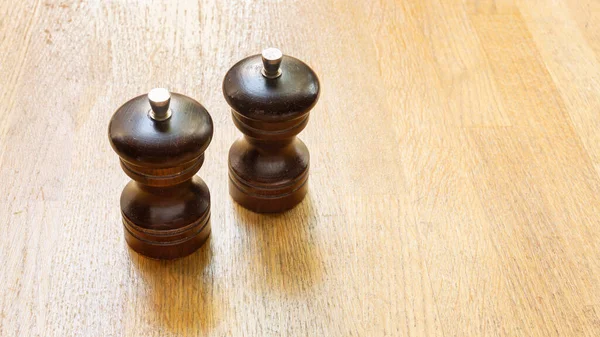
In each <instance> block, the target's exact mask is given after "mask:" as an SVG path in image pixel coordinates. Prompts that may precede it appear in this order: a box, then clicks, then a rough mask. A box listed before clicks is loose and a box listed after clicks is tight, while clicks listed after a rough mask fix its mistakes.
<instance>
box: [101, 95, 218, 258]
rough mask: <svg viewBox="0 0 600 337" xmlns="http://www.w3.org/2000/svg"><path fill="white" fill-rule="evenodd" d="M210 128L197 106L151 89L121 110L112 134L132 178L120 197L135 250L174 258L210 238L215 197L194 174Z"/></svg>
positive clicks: (184, 98) (207, 117) (205, 114)
mask: <svg viewBox="0 0 600 337" xmlns="http://www.w3.org/2000/svg"><path fill="white" fill-rule="evenodd" d="M212 134H213V123H212V119H211V117H210V115H209V114H208V112H207V111H206V109H205V108H204V107H203V106H202V105H200V103H198V102H196V101H195V100H193V99H191V98H189V97H187V96H184V95H180V94H176V93H173V94H170V93H169V92H168V91H167V90H166V89H153V90H152V91H151V92H150V94H148V95H142V96H138V97H136V98H133V99H132V100H130V101H128V102H127V103H125V104H124V105H123V106H121V107H120V108H119V109H118V110H117V111H116V112H115V114H114V115H113V117H112V119H111V121H110V125H109V128H108V136H109V139H110V143H111V145H112V147H113V149H114V150H115V152H117V154H118V155H119V157H120V161H121V167H122V168H123V170H124V171H125V173H126V174H127V175H128V176H129V177H131V179H133V180H132V181H131V182H129V183H128V184H127V186H125V188H124V190H123V192H122V194H121V213H122V217H123V225H124V230H125V239H126V241H127V243H128V244H129V246H130V247H131V248H132V249H133V250H135V251H136V252H138V253H140V254H143V255H146V256H149V257H152V258H157V259H174V258H179V257H183V256H186V255H188V254H191V253H193V252H194V251H196V250H197V249H198V248H200V246H202V244H203V243H204V242H205V241H206V239H207V238H208V236H209V234H210V194H209V191H208V187H207V186H206V184H205V183H204V181H202V179H200V177H198V176H196V175H195V174H196V172H198V170H199V169H200V167H201V166H202V163H203V162H204V151H205V150H206V148H207V147H208V144H209V143H210V141H211V139H212Z"/></svg>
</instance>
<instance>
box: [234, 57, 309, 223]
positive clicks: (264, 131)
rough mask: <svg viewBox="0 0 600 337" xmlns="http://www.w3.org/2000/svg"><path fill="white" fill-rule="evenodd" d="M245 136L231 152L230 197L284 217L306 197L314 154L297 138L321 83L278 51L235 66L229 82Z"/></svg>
mask: <svg viewBox="0 0 600 337" xmlns="http://www.w3.org/2000/svg"><path fill="white" fill-rule="evenodd" d="M223 94H224V95H225V99H226V100H227V103H228V104H229V105H230V106H231V109H232V111H231V112H232V116H233V122H234V124H235V126H236V127H237V128H238V129H239V130H240V131H241V132H242V133H243V134H244V136H243V137H242V138H240V139H238V140H237V141H235V142H234V143H233V145H232V146H231V149H230V150H229V193H230V194H231V196H232V198H233V199H234V200H235V201H236V202H238V203H239V204H240V205H242V206H244V207H246V208H248V209H250V210H252V211H255V212H269V213H271V212H281V211H284V210H287V209H290V208H292V207H294V206H296V205H297V204H298V203H299V202H300V201H302V199H303V198H304V196H305V195H306V192H307V189H308V186H307V181H308V167H309V153H308V149H307V148H306V145H304V143H303V142H302V141H301V140H300V139H298V138H296V135H297V134H298V133H300V131H302V130H303V129H304V127H305V126H306V124H307V123H308V115H309V111H310V110H311V109H312V108H313V107H314V106H315V104H316V103H317V100H318V99H319V79H318V78H317V75H316V74H315V73H314V71H313V70H312V69H310V67H308V66H307V65H306V64H305V63H304V62H302V61H300V60H298V59H296V58H293V57H290V56H287V55H283V54H282V53H281V51H279V50H278V49H275V48H269V49H265V50H264V51H263V52H262V55H254V56H250V57H248V58H245V59H243V60H241V61H240V62H238V63H237V64H235V65H234V66H233V67H232V68H231V69H230V70H229V71H228V72H227V74H226V75H225V79H224V80H223Z"/></svg>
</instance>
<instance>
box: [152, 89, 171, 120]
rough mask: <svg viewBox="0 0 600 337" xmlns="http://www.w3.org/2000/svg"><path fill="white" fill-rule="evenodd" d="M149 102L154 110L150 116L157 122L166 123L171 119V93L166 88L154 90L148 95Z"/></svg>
mask: <svg viewBox="0 0 600 337" xmlns="http://www.w3.org/2000/svg"><path fill="white" fill-rule="evenodd" d="M148 101H150V107H151V108H152V109H151V110H150V111H149V112H148V115H149V116H150V118H152V119H154V120H155V121H164V120H166V119H169V117H171V109H169V104H171V93H170V92H169V90H167V89H165V88H154V89H152V90H150V92H149V93H148Z"/></svg>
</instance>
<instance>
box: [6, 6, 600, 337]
mask: <svg viewBox="0 0 600 337" xmlns="http://www.w3.org/2000/svg"><path fill="white" fill-rule="evenodd" d="M599 32H600V2H598V1H592V0H531V1H520V0H495V1H494V0H480V1H478V0H411V1H409V0H404V1H401V0H396V1H393V0H381V1H373V0H361V1H351V0H346V1H322V0H297V1H275V0H266V1H244V0H236V1H218V0H202V1H168V0H155V1H124V0H122V1H100V0H96V1H83V0H78V1H72V0H65V1H51V0H43V1H3V2H1V3H0V102H1V103H0V177H1V179H2V180H1V184H0V259H1V261H2V267H1V269H0V336H38V335H39V336H188V335H189V336H192V335H203V336H600V175H599V173H600V172H599V170H600V132H599V131H600V60H599V56H600V33H599ZM267 46H277V47H279V48H281V49H282V50H283V51H284V53H286V54H289V55H293V56H295V57H297V58H300V59H302V60H304V61H305V62H307V63H308V64H309V65H311V66H312V67H313V68H314V69H315V71H316V72H317V73H318V74H319V76H320V79H321V84H322V94H321V99H320V102H319V103H318V105H317V106H316V108H315V109H314V110H313V113H312V114H311V121H310V122H309V125H308V127H307V129H306V130H305V131H304V132H303V133H301V134H300V138H301V139H303V140H304V142H305V143H306V144H307V146H308V148H309V149H310V151H311V177H310V190H309V195H308V197H307V198H306V200H305V201H304V202H303V203H302V204H300V205H299V206H298V207H296V208H295V209H293V210H292V211H289V212H286V213H283V214H278V215H257V214H254V213H251V212H248V211H246V210H244V209H242V208H240V207H238V206H237V205H235V203H233V202H232V201H231V199H230V198H229V195H228V193H227V166H226V163H227V151H228V149H229V146H230V145H231V143H232V142H233V141H234V139H235V138H236V137H238V136H239V135H240V133H239V132H238V131H237V130H236V129H235V127H234V126H233V123H232V121H231V118H230V112H229V109H228V106H227V105H226V103H225V101H224V99H223V96H222V92H221V81H222V78H223V76H224V74H225V72H226V71H227V69H228V68H229V67H230V66H231V65H233V64H234V63H235V62H236V61H238V60H239V59H241V58H243V57H245V56H248V55H251V54H255V53H258V52H260V50H261V49H262V48H264V47H267ZM157 86H166V87H168V88H170V89H171V90H172V91H175V92H181V93H185V94H187V95H190V96H192V97H194V98H196V99H197V100H199V101H200V102H202V103H203V104H204V105H205V106H206V108H207V109H208V110H209V112H210V113H211V114H212V116H213V119H214V122H215V135H214V139H213V142H212V144H211V145H210V147H209V148H208V151H207V152H206V161H205V164H204V167H203V168H202V170H201V171H200V173H199V174H200V176H201V177H202V178H203V179H204V180H205V181H206V182H207V184H208V186H209V187H210V190H211V194H212V228H213V230H212V236H211V239H210V240H209V242H208V244H207V245H205V246H204V247H203V248H202V249H201V250H200V251H199V252H198V253H196V254H194V255H192V256H190V257H187V258H184V259H181V260H177V261H173V262H159V261H154V260H150V259H147V258H144V257H140V256H138V255H137V254H136V253H134V252H132V251H130V250H129V249H128V247H127V245H126V243H125V241H124V238H123V229H122V225H121V219H120V212H119V203H118V200H119V194H120V192H121V189H122V188H123V186H124V185H125V184H126V182H127V181H128V178H127V177H126V176H125V174H124V173H123V172H122V171H121V169H120V167H119V165H118V159H117V156H116V154H115V153H114V152H113V151H112V149H111V148H110V145H109V143H108V139H107V124H108V121H109V118H110V116H111V115H112V113H113V112H114V110H115V109H116V108H118V107H119V106H120V105H121V104H122V103H123V102H125V101H126V100H128V99H129V98H131V97H133V96H134V95H138V94H142V93H145V92H147V91H148V90H149V89H151V88H153V87H157Z"/></svg>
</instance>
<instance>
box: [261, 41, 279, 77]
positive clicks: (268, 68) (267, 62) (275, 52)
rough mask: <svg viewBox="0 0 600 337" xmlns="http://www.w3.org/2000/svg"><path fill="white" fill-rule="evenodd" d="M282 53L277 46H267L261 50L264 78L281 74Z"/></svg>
mask: <svg viewBox="0 0 600 337" xmlns="http://www.w3.org/2000/svg"><path fill="white" fill-rule="evenodd" d="M282 59H283V54H282V53H281V50H279V49H277V48H267V49H265V50H263V51H262V62H263V68H262V75H263V76H264V77H266V78H277V77H279V76H281V69H279V66H281V60H282Z"/></svg>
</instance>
